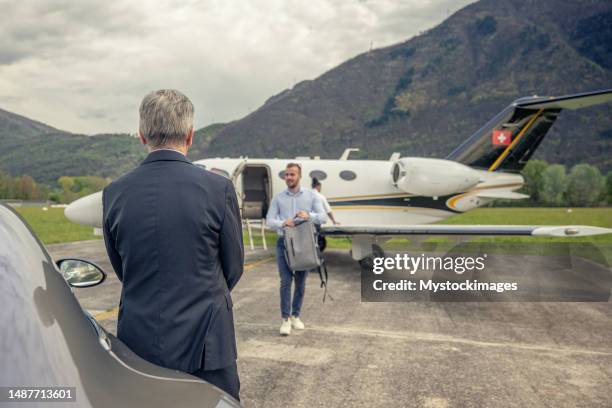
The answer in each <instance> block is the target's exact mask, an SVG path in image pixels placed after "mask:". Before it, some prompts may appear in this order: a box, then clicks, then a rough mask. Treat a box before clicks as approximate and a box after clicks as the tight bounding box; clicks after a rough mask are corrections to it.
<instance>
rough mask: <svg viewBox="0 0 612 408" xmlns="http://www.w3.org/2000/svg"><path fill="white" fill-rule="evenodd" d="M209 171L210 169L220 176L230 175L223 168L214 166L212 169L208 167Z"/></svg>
mask: <svg viewBox="0 0 612 408" xmlns="http://www.w3.org/2000/svg"><path fill="white" fill-rule="evenodd" d="M210 171H212V172H213V173H216V174H218V175H220V176H223V177H226V178H230V175H229V173H228V172H227V171H225V170H223V169H218V168H216V167H213V168H212V169H210Z"/></svg>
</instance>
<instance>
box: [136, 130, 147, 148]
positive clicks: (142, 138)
mask: <svg viewBox="0 0 612 408" xmlns="http://www.w3.org/2000/svg"><path fill="white" fill-rule="evenodd" d="M138 136H139V137H140V143H142V144H143V145H145V146H146V144H147V139H145V138H144V136H143V135H142V132H141V131H140V129H138Z"/></svg>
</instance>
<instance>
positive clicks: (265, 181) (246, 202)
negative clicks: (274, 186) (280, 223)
mask: <svg viewBox="0 0 612 408" xmlns="http://www.w3.org/2000/svg"><path fill="white" fill-rule="evenodd" d="M239 178H240V179H241V181H242V183H241V185H242V205H241V208H242V218H245V219H258V220H261V219H263V218H265V217H266V214H267V212H268V207H269V205H270V200H271V182H270V170H269V168H268V166H265V165H253V164H250V165H248V166H245V168H244V169H243V171H242V173H241V177H239Z"/></svg>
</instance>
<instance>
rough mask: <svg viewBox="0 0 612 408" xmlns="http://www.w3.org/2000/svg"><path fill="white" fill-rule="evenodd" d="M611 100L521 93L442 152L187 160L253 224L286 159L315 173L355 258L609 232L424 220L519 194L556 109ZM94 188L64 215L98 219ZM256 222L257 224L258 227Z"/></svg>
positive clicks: (327, 228) (279, 186)
mask: <svg viewBox="0 0 612 408" xmlns="http://www.w3.org/2000/svg"><path fill="white" fill-rule="evenodd" d="M610 101H612V89H607V90H599V91H594V92H586V93H580V94H573V95H566V96H561V97H538V96H532V97H526V98H520V99H517V100H515V101H514V102H513V103H512V104H510V105H509V106H508V107H506V108H505V109H504V110H502V111H501V112H500V113H498V114H497V115H496V116H494V117H493V118H492V119H491V120H490V121H489V122H487V123H486V124H485V125H484V126H483V127H482V128H480V129H479V130H478V131H476V132H475V133H474V134H473V135H472V136H470V137H469V138H467V139H466V140H465V141H464V142H463V143H462V144H460V145H459V146H458V147H457V148H456V149H454V150H453V151H452V152H451V153H450V154H449V155H448V156H447V157H445V158H444V159H434V158H420V157H401V155H400V154H399V153H393V154H392V155H391V157H390V158H389V159H388V160H354V159H351V158H350V155H351V153H352V152H353V151H355V150H358V149H353V148H349V149H346V150H345V151H344V153H343V154H342V156H341V157H340V158H339V159H335V160H327V159H320V158H319V157H317V156H315V157H312V158H311V157H296V158H295V159H277V158H273V159H271V158H250V157H239V158H210V159H203V160H197V161H194V162H193V164H194V165H196V166H199V167H201V168H203V169H205V170H206V171H211V172H213V173H217V174H219V175H221V176H224V177H228V178H230V179H232V181H233V182H234V186H235V188H236V193H237V196H238V200H239V204H240V207H241V211H242V217H243V219H244V220H245V221H246V222H247V225H249V224H248V223H249V221H251V220H260V221H261V225H262V226H263V225H264V224H263V223H264V219H265V215H266V212H267V210H268V206H269V204H270V201H271V199H272V197H273V196H274V194H276V193H278V192H280V191H283V190H284V189H285V188H286V185H285V182H284V169H285V166H286V165H287V163H289V162H297V163H299V164H300V165H301V166H302V183H303V187H305V188H308V187H309V185H310V181H311V178H314V177H316V178H317V179H318V180H320V181H321V182H322V184H323V186H324V193H326V194H328V201H329V203H330V205H331V207H332V210H333V211H334V215H335V217H336V219H337V221H338V222H339V224H337V225H329V224H326V225H324V226H323V227H322V230H323V232H324V233H325V235H328V236H346V237H351V242H352V250H351V254H352V257H353V259H355V260H356V261H360V262H368V261H371V258H372V257H374V256H381V255H382V253H381V249H380V246H379V245H378V244H379V243H380V241H381V240H384V239H386V237H391V236H397V235H485V236H486V235H488V236H499V235H525V236H552V237H577V236H587V235H598V234H608V233H612V230H611V229H607V228H601V227H594V226H583V225H566V226H538V225H432V224H434V223H436V222H438V221H441V220H444V219H446V218H448V217H451V216H453V215H455V214H458V213H463V212H466V211H469V210H472V209H474V208H477V207H481V206H483V205H486V204H488V203H490V202H492V201H493V200H496V199H502V200H519V199H524V198H527V197H528V196H527V195H525V194H521V193H519V192H517V190H518V189H520V188H521V187H522V186H523V184H524V182H525V180H524V179H523V177H522V176H521V175H520V171H521V170H522V169H523V167H524V166H525V164H526V163H527V161H528V160H529V159H530V158H531V157H532V155H533V153H534V152H535V150H536V149H537V147H538V146H539V145H540V143H541V142H542V140H543V139H544V137H545V135H546V133H547V132H548V130H549V129H550V128H551V126H552V125H553V123H554V122H555V120H556V119H557V117H558V116H559V114H560V113H561V111H562V110H563V109H569V110H575V109H580V108H586V107H589V106H593V105H598V104H602V103H607V102H610ZM101 194H102V193H101V192H98V193H94V194H92V195H90V196H86V197H83V198H81V199H79V200H77V201H75V202H73V203H72V204H70V205H69V206H68V207H67V208H66V210H65V214H66V217H67V218H68V219H70V220H71V221H73V222H76V223H79V224H85V225H90V226H93V227H97V228H100V227H101V225H102V200H101ZM262 228H263V227H262Z"/></svg>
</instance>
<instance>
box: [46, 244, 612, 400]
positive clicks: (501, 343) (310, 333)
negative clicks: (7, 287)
mask: <svg viewBox="0 0 612 408" xmlns="http://www.w3.org/2000/svg"><path fill="white" fill-rule="evenodd" d="M49 250H50V252H51V253H52V255H53V256H54V257H55V258H56V259H58V258H60V257H62V256H80V257H83V258H85V259H89V260H92V261H95V262H97V263H98V264H99V265H100V266H102V268H103V269H104V270H106V271H109V272H111V271H112V269H111V267H110V263H109V262H108V260H107V258H106V254H105V251H104V248H103V244H102V242H101V241H91V242H81V243H74V244H63V245H51V246H49ZM271 256H272V254H271V253H269V252H268V253H266V252H263V251H258V252H255V253H252V254H249V255H248V256H247V262H246V263H247V265H248V266H247V271H246V272H245V275H244V278H243V279H242V280H241V282H240V283H239V284H238V286H237V288H236V290H235V291H234V293H233V294H232V296H233V299H234V305H235V306H234V307H235V318H236V332H237V338H238V351H239V360H238V367H239V370H240V376H241V382H242V392H241V396H242V401H243V403H244V405H245V406H247V407H278V406H285V405H287V406H295V407H323V406H325V407H327V406H329V407H353V406H354V407H389V406H390V407H395V406H408V407H412V406H418V407H472V406H473V407H482V406H490V407H499V406H516V407H524V406H530V407H532V406H533V407H548V406H554V407H558V406H568V407H569V406H571V407H574V406H585V407H586V406H598V407H600V406H601V407H603V406H612V394H611V390H612V304H611V303H361V302H360V293H361V292H360V275H359V268H358V267H357V266H356V264H355V263H354V262H353V261H352V260H351V259H350V257H349V256H348V254H346V253H343V252H340V251H332V252H331V253H328V255H327V259H328V265H329V269H330V274H331V277H330V293H331V295H332V296H333V298H334V300H333V301H329V300H328V301H326V302H325V303H322V302H321V299H322V295H323V292H322V290H321V289H319V287H318V276H317V275H311V276H310V277H309V282H308V287H307V292H306V300H305V304H304V308H303V310H304V312H303V318H304V321H305V323H306V325H307V329H306V330H305V331H304V332H298V333H295V332H294V333H295V334H292V335H291V336H289V337H286V338H283V337H280V336H279V335H278V326H279V323H280V320H279V316H278V315H279V311H278V275H277V271H276V266H275V264H274V261H273V260H271ZM119 290H120V285H119V282H118V281H117V279H116V278H115V277H114V276H113V274H112V273H111V276H110V277H109V279H108V281H106V282H105V283H104V284H103V285H101V286H99V287H96V288H90V289H80V290H77V297H78V298H79V300H80V301H81V303H82V304H83V305H84V307H85V308H87V309H88V310H90V311H91V312H92V313H93V314H95V315H96V316H97V318H98V320H99V321H101V323H102V324H103V325H104V326H105V328H107V329H108V330H110V331H111V332H113V333H114V332H115V325H116V313H115V312H114V311H113V310H112V309H113V308H114V307H115V306H116V305H117V299H118V295H119ZM108 310H110V311H108Z"/></svg>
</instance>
